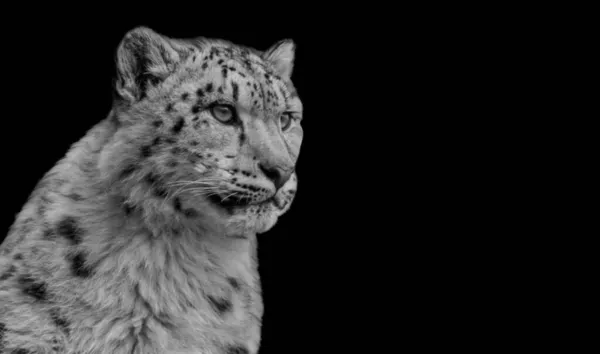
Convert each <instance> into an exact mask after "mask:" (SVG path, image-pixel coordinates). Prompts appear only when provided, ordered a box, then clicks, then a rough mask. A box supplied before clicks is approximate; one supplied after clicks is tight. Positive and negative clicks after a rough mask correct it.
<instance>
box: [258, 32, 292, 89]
mask: <svg viewBox="0 0 600 354" xmlns="http://www.w3.org/2000/svg"><path fill="white" fill-rule="evenodd" d="M295 51H296V45H295V44H294V41H292V40H291V39H284V40H282V41H279V42H277V43H276V44H275V45H274V46H272V47H271V48H269V49H268V50H267V51H265V53H264V54H263V59H264V60H266V61H269V62H271V64H273V66H274V67H275V70H276V71H277V73H278V74H279V75H280V76H281V77H283V78H284V79H285V80H289V79H290V77H291V76H292V70H293V69H294V55H295Z"/></svg>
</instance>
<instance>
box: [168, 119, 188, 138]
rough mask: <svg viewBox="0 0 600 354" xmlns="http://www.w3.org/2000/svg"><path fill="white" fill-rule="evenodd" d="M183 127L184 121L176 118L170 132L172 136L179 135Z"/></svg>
mask: <svg viewBox="0 0 600 354" xmlns="http://www.w3.org/2000/svg"><path fill="white" fill-rule="evenodd" d="M184 125H185V119H183V117H179V118H177V123H175V125H174V126H173V128H172V129H171V131H172V132H173V134H179V132H180V131H181V129H182V128H183V126H184Z"/></svg>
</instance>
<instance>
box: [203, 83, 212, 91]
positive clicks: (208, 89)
mask: <svg viewBox="0 0 600 354" xmlns="http://www.w3.org/2000/svg"><path fill="white" fill-rule="evenodd" d="M205 91H206V92H209V93H210V92H212V91H213V84H212V83H209V84H207V85H206V89H205Z"/></svg>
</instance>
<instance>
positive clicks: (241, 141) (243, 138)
mask: <svg viewBox="0 0 600 354" xmlns="http://www.w3.org/2000/svg"><path fill="white" fill-rule="evenodd" d="M244 141H246V134H244V133H243V132H242V133H240V145H242V144H243V143H244Z"/></svg>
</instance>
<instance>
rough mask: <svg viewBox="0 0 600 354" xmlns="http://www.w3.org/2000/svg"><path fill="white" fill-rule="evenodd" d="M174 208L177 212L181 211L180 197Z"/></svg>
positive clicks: (174, 202) (176, 200)
mask: <svg viewBox="0 0 600 354" xmlns="http://www.w3.org/2000/svg"><path fill="white" fill-rule="evenodd" d="M173 208H175V210H176V211H181V199H179V197H177V198H175V199H174V200H173Z"/></svg>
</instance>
